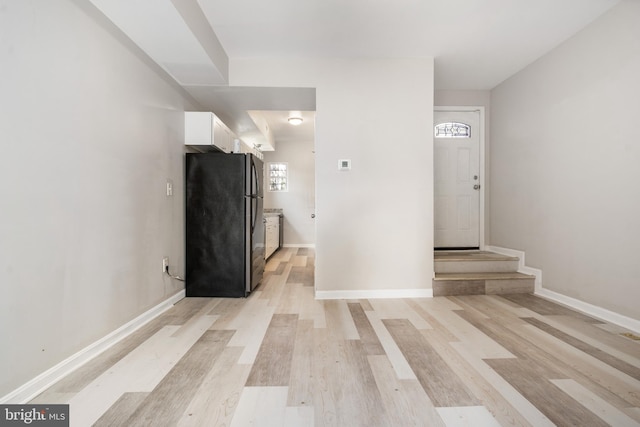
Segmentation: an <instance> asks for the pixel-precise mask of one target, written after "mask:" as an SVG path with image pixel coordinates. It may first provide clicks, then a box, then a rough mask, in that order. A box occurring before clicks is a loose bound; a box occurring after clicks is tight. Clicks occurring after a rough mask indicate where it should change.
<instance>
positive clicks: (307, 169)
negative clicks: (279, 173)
mask: <svg viewBox="0 0 640 427" xmlns="http://www.w3.org/2000/svg"><path fill="white" fill-rule="evenodd" d="M276 142H277V148H276V151H266V152H264V164H265V170H266V168H267V164H268V163H270V162H285V163H287V164H288V169H289V172H288V173H289V190H288V191H265V195H264V207H265V208H279V209H283V211H284V230H283V231H284V233H283V234H284V236H283V238H284V244H285V245H291V246H313V245H315V243H316V224H315V220H314V219H313V218H311V215H312V214H314V213H315V198H316V196H315V155H314V152H313V151H314V144H313V141H276Z"/></svg>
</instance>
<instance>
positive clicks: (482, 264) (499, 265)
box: [434, 260, 519, 273]
mask: <svg viewBox="0 0 640 427" xmlns="http://www.w3.org/2000/svg"><path fill="white" fill-rule="evenodd" d="M518 267H519V262H518V260H509V261H435V263H434V268H435V271H436V273H508V272H514V271H518Z"/></svg>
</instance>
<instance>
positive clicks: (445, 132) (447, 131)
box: [435, 122, 471, 138]
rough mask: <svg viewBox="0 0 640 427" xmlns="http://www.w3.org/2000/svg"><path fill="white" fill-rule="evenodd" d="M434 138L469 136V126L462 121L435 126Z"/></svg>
mask: <svg viewBox="0 0 640 427" xmlns="http://www.w3.org/2000/svg"><path fill="white" fill-rule="evenodd" d="M435 137H436V138H471V126H469V125H466V124H464V123H457V122H449V123H440V124H439V125H436V126H435Z"/></svg>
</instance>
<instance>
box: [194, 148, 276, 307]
mask: <svg viewBox="0 0 640 427" xmlns="http://www.w3.org/2000/svg"><path fill="white" fill-rule="evenodd" d="M262 177H263V174H262V161H261V160H260V159H258V158H257V157H256V156H254V155H253V154H225V153H187V155H186V191H185V193H186V201H185V205H186V213H185V220H186V257H185V261H186V262H185V281H186V283H185V287H186V295H187V297H246V296H247V295H248V293H249V292H251V291H252V290H253V289H255V288H256V286H258V284H259V283H260V281H261V280H262V275H263V273H264V264H265V261H264V224H263V221H262V212H263V204H262V197H263V183H262Z"/></svg>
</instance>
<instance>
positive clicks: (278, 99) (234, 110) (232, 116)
mask: <svg viewBox="0 0 640 427" xmlns="http://www.w3.org/2000/svg"><path fill="white" fill-rule="evenodd" d="M185 90H187V92H189V94H190V95H191V96H192V97H193V98H194V99H195V100H196V101H197V102H198V103H199V104H200V105H201V106H202V107H203V108H205V109H206V110H207V111H212V112H213V113H214V114H215V115H217V116H218V117H220V119H221V120H222V121H223V122H224V123H225V124H226V125H227V126H229V128H230V129H231V130H232V131H234V132H235V133H236V134H237V135H238V136H240V138H242V140H243V141H244V142H245V143H247V144H249V145H250V146H255V145H260V148H261V150H262V151H271V150H273V149H275V146H273V144H272V143H271V142H270V141H269V140H268V139H267V137H266V136H265V135H264V132H263V131H262V130H261V129H260V128H259V127H258V126H257V125H256V122H255V120H254V119H253V118H252V117H251V114H250V112H252V111H253V112H258V111H259V112H260V113H261V114H262V116H263V117H264V118H265V119H266V120H267V123H268V124H269V127H270V129H271V132H272V133H273V135H274V138H275V139H276V140H284V139H287V140H289V139H298V140H303V141H306V140H309V138H310V139H313V132H314V128H313V123H314V118H315V110H316V90H315V89H314V88H278V87H271V88H265V87H230V86H186V87H185ZM291 111H300V112H302V113H303V119H304V121H303V123H302V125H300V126H292V125H290V124H288V123H287V118H288V117H289V113H290V112H291ZM283 123H285V124H287V126H282V124H283Z"/></svg>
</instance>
